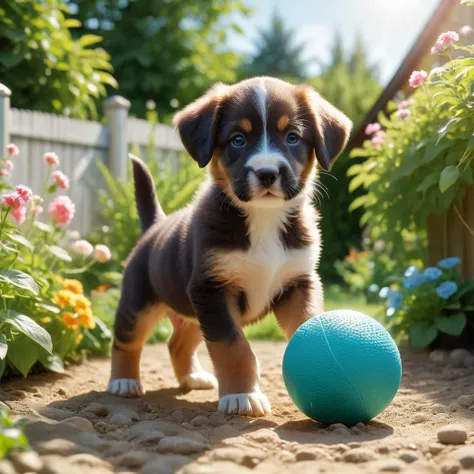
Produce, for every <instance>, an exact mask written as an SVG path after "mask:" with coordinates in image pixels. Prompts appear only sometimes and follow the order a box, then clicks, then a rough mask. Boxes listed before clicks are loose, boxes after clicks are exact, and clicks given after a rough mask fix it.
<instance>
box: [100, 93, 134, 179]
mask: <svg viewBox="0 0 474 474" xmlns="http://www.w3.org/2000/svg"><path fill="white" fill-rule="evenodd" d="M130 105H131V104H130V101H128V100H127V99H125V98H124V97H121V96H119V95H114V96H112V97H109V98H108V99H107V100H106V101H105V102H104V111H105V116H106V118H107V125H108V128H109V157H108V165H109V169H110V171H111V173H112V174H113V175H114V176H115V177H116V178H121V179H125V178H126V177H127V162H128V139H127V119H128V110H129V109H130Z"/></svg>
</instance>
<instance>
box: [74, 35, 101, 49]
mask: <svg viewBox="0 0 474 474" xmlns="http://www.w3.org/2000/svg"><path fill="white" fill-rule="evenodd" d="M101 41H102V38H101V37H100V36H97V35H83V36H81V37H80V38H79V44H80V45H81V46H83V47H86V46H91V45H93V44H96V43H100V42H101Z"/></svg>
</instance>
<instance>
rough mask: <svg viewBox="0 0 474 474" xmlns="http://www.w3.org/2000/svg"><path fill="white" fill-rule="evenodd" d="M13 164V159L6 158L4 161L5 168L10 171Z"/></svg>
mask: <svg viewBox="0 0 474 474" xmlns="http://www.w3.org/2000/svg"><path fill="white" fill-rule="evenodd" d="M14 167H15V165H14V164H13V161H10V160H7V161H5V169H6V170H7V171H12V170H13V168H14Z"/></svg>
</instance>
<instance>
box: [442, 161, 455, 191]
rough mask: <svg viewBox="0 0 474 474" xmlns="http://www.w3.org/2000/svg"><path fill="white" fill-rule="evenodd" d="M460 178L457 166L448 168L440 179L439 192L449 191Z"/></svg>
mask: <svg viewBox="0 0 474 474" xmlns="http://www.w3.org/2000/svg"><path fill="white" fill-rule="evenodd" d="M458 178H459V170H458V168H457V167H456V166H447V167H446V168H444V170H443V171H442V172H441V175H440V177H439V190H440V191H441V192H442V193H444V192H445V191H446V190H447V189H449V188H450V187H451V186H452V185H453V184H454V183H456V181H457V180H458Z"/></svg>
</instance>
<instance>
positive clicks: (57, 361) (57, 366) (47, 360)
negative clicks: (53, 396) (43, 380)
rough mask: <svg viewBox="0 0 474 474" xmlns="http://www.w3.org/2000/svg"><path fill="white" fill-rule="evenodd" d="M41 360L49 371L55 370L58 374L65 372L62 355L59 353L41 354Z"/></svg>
mask: <svg viewBox="0 0 474 474" xmlns="http://www.w3.org/2000/svg"><path fill="white" fill-rule="evenodd" d="M39 361H40V362H41V363H42V364H43V366H44V367H45V368H46V369H48V370H49V371H51V372H55V373H57V374H64V364H63V361H62V360H61V357H59V356H58V355H57V354H53V355H49V354H41V355H40V357H39Z"/></svg>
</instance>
